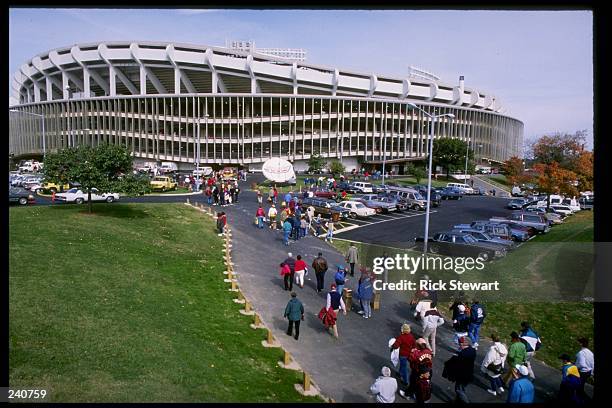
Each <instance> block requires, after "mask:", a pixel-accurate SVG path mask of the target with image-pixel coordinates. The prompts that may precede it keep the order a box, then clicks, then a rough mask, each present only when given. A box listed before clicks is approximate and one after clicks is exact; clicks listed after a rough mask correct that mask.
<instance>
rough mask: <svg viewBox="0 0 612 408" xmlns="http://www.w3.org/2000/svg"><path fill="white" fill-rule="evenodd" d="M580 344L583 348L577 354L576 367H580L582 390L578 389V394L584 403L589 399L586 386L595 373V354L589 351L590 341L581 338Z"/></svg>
mask: <svg viewBox="0 0 612 408" xmlns="http://www.w3.org/2000/svg"><path fill="white" fill-rule="evenodd" d="M578 343H580V345H581V346H582V348H581V349H580V351H579V352H578V353H576V367H578V371H579V372H580V388H579V389H578V393H579V394H580V396H581V397H582V400H583V401H584V400H586V399H587V398H588V397H587V395H586V393H585V392H584V384H586V382H587V380H588V379H589V377H591V376H592V375H593V373H594V372H595V358H594V356H593V352H592V351H591V350H589V349H588V347H589V339H587V338H586V337H580V338H579V339H578Z"/></svg>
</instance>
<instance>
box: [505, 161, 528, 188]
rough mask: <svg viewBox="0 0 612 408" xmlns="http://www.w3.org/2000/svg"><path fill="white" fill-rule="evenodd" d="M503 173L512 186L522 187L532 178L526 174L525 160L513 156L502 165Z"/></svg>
mask: <svg viewBox="0 0 612 408" xmlns="http://www.w3.org/2000/svg"><path fill="white" fill-rule="evenodd" d="M501 167H502V171H503V172H504V174H505V175H506V178H507V179H508V181H509V182H510V184H512V185H515V186H520V185H523V184H526V183H528V182H529V181H531V178H532V176H531V175H529V174H527V173H525V169H524V167H523V160H522V159H521V158H519V157H517V156H513V157H511V158H509V159H508V160H506V161H505V162H504V163H503V164H502V166H501Z"/></svg>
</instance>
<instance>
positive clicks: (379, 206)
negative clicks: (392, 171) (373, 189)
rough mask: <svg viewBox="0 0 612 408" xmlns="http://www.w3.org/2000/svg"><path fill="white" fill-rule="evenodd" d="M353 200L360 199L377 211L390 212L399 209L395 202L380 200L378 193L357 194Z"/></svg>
mask: <svg viewBox="0 0 612 408" xmlns="http://www.w3.org/2000/svg"><path fill="white" fill-rule="evenodd" d="M353 200H355V201H360V202H362V203H363V204H365V205H366V206H367V207H370V208H373V209H375V210H376V212H377V213H388V212H390V211H396V210H397V206H396V205H395V204H394V203H388V202H383V201H380V200H379V199H378V195H376V194H362V195H356V196H354V197H353Z"/></svg>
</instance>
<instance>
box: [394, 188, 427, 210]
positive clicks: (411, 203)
mask: <svg viewBox="0 0 612 408" xmlns="http://www.w3.org/2000/svg"><path fill="white" fill-rule="evenodd" d="M389 193H390V194H393V195H396V196H398V197H401V198H403V199H404V200H406V201H407V202H408V208H410V209H411V210H424V209H425V208H426V207H427V200H426V199H425V198H423V196H422V195H421V194H420V193H419V192H418V191H417V190H415V189H413V188H410V187H393V188H392V189H391V191H390V192H389Z"/></svg>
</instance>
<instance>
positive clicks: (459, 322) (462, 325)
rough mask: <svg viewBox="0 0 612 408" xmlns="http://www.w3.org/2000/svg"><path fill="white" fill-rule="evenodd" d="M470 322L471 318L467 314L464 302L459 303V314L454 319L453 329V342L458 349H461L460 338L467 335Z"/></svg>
mask: <svg viewBox="0 0 612 408" xmlns="http://www.w3.org/2000/svg"><path fill="white" fill-rule="evenodd" d="M469 324H470V318H469V317H468V316H467V315H466V314H465V306H464V305H463V304H459V305H457V314H456V316H455V318H454V319H453V329H454V330H455V336H454V337H453V343H454V344H455V345H456V346H457V348H458V349H461V346H460V345H459V338H461V337H467V335H468V327H469Z"/></svg>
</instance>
